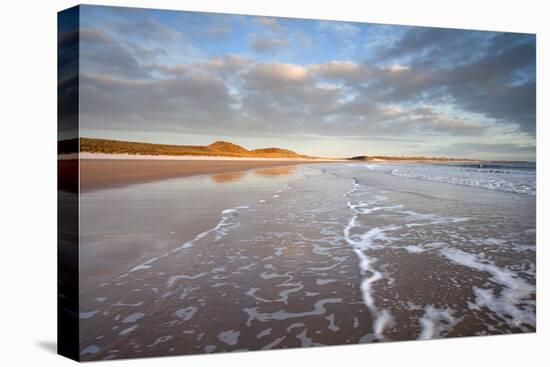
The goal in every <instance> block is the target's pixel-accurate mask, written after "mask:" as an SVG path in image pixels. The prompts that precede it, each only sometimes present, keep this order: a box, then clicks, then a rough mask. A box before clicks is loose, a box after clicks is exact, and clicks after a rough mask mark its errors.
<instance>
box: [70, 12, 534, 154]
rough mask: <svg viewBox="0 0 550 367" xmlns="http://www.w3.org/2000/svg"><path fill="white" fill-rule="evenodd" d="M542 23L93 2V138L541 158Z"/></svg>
mask: <svg viewBox="0 0 550 367" xmlns="http://www.w3.org/2000/svg"><path fill="white" fill-rule="evenodd" d="M535 49H536V39H535V35H532V34H518V33H502V32H486V31H472V30H455V29H444V28H426V27H410V26H398V25H381V24H369V23H353V22H340V21H338V22H337V21H326V20H306V19H290V18H273V17H258V16H246V15H227V14H215V13H196V12H183V11H166V10H147V9H133V8H117V7H100V6H81V13H80V75H79V88H80V89H79V91H80V129H81V132H80V133H81V136H87V137H99V138H107V139H120V140H130V141H147V142H153V143H166V144H183V145H189V144H190V145H206V144H210V143H212V142H214V141H216V140H228V141H231V142H234V143H236V144H240V145H242V146H244V147H247V148H249V149H255V148H262V147H272V146H275V147H281V148H287V149H292V150H294V151H297V152H299V153H304V154H310V155H316V156H326V157H349V156H358V155H396V156H402V155H403V156H418V155H422V156H448V157H464V158H480V159H507V160H508V159H509V160H535V125H536V124H535V110H536V105H535V97H536V95H535V93H536V88H535V87H536V70H535Z"/></svg>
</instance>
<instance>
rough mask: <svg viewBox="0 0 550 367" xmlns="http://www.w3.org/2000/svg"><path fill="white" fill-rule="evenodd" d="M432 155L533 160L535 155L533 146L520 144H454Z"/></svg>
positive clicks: (441, 148)
mask: <svg viewBox="0 0 550 367" xmlns="http://www.w3.org/2000/svg"><path fill="white" fill-rule="evenodd" d="M430 153H432V154H441V155H445V154H446V155H450V154H452V155H454V156H470V157H482V156H490V157H494V158H497V159H501V158H502V157H510V156H514V157H517V159H533V157H535V154H536V147H535V145H522V144H510V143H504V144H485V143H455V144H451V145H448V146H444V147H440V148H438V149H435V150H432V151H431V152H430Z"/></svg>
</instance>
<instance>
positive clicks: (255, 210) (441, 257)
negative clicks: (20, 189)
mask: <svg viewBox="0 0 550 367" xmlns="http://www.w3.org/2000/svg"><path fill="white" fill-rule="evenodd" d="M58 27H59V43H58V52H59V62H58V77H59V78H58V97H59V98H58V99H59V100H58V111H59V141H58V150H59V154H58V172H59V190H58V202H59V209H58V213H59V231H58V233H59V242H58V246H59V252H58V253H59V257H58V264H59V294H58V298H59V308H58V320H59V352H60V354H62V355H65V356H68V357H70V358H73V359H76V360H82V361H90V360H110V359H119V358H135V357H153V356H169V355H188V354H201V353H219V352H234V351H257V350H268V349H283V348H299V347H318V346H328V345H344V344H359V343H366V344H369V343H378V342H391V341H408V340H426V339H435V338H454V337H463V336H482V335H500V334H512V333H529V332H534V331H535V330H536V261H535V258H536V225H535V222H536V210H535V209H536V207H535V203H536V155H535V150H536V149H535V146H536V144H535V143H536V135H535V132H536V123H535V120H536V116H535V110H536V106H535V90H536V68H535V66H536V65H535V52H536V38H535V35H533V34H520V33H507V32H497V31H481V30H461V29H445V28H429V27H417V26H405V25H387V24H369V23H354V22H342V21H329V20H312V19H291V18H276V17H267V16H248V15H234V14H216V13H201V12H187V11H170V10H152V9H136V8H120V7H105V6H88V5H86V6H77V7H74V8H71V9H67V10H65V11H62V12H60V13H59V19H58Z"/></svg>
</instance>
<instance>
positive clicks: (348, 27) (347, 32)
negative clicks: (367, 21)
mask: <svg viewBox="0 0 550 367" xmlns="http://www.w3.org/2000/svg"><path fill="white" fill-rule="evenodd" d="M317 26H318V27H319V28H320V29H323V30H329V31H332V32H335V33H336V34H339V35H341V36H346V37H349V36H355V35H356V34H358V33H359V31H360V29H359V27H358V26H356V25H353V24H351V23H347V22H338V21H319V22H317Z"/></svg>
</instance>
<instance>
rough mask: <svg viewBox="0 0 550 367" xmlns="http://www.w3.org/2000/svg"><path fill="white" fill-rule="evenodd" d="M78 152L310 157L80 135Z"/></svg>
mask: <svg viewBox="0 0 550 367" xmlns="http://www.w3.org/2000/svg"><path fill="white" fill-rule="evenodd" d="M74 140H76V139H74ZM74 143H75V142H73V144H69V143H68V141H62V142H59V144H58V150H59V153H60V154H63V153H67V152H65V149H66V147H69V146H74V145H75V144H74ZM80 151H81V152H89V153H107V154H115V153H119V154H134V155H172V156H183V155H191V156H216V157H241V158H314V157H309V156H306V155H302V154H298V153H296V152H293V151H291V150H288V149H281V148H265V149H255V150H248V149H246V148H243V147H241V146H239V145H237V144H233V143H230V142H227V141H216V142H214V143H212V144H210V145H206V146H203V145H168V144H151V143H141V142H131V141H119V140H109V139H95V138H80Z"/></svg>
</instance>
